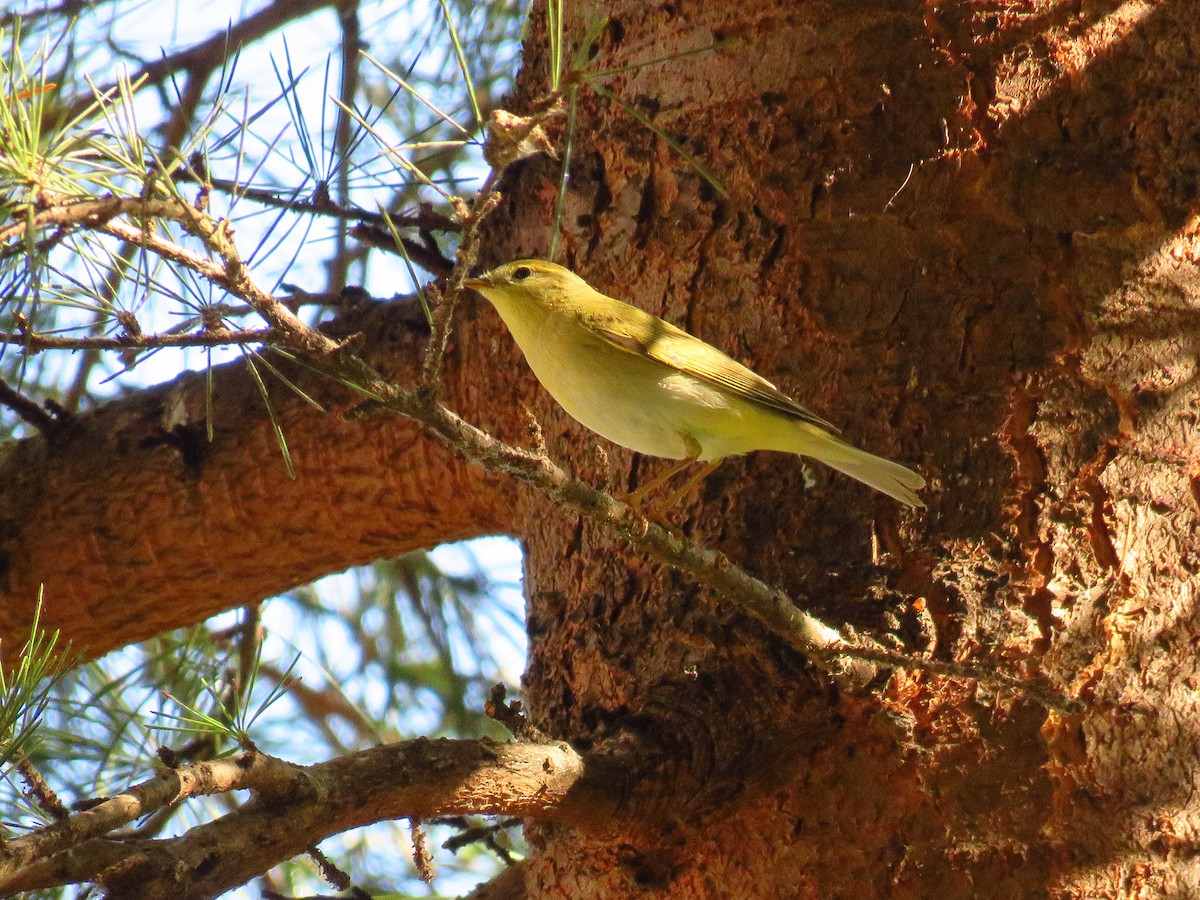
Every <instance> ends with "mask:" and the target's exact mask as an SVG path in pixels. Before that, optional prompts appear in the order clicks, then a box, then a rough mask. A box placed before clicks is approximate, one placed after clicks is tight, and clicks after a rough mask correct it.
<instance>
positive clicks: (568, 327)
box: [463, 259, 925, 508]
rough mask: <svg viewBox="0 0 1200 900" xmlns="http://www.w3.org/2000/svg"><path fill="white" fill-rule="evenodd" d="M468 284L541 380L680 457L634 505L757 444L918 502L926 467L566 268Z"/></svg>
mask: <svg viewBox="0 0 1200 900" xmlns="http://www.w3.org/2000/svg"><path fill="white" fill-rule="evenodd" d="M463 284H464V285H465V286H466V287H468V288H471V289H473V290H475V291H478V292H479V293H480V294H482V295H483V296H484V298H486V299H487V300H488V302H490V303H491V304H492V306H494V307H495V309H496V311H497V312H498V313H499V314H500V318H501V319H503V320H504V323H505V325H506V326H507V327H508V330H509V332H510V333H511V334H512V336H513V339H514V340H515V341H516V344H517V346H518V347H519V348H520V350H521V352H522V354H524V356H525V360H526V362H528V364H529V367H530V368H531V369H532V370H533V373H534V375H536V376H537V379H538V381H540V382H541V384H542V385H543V387H545V388H546V390H547V391H548V392H549V393H550V395H551V396H552V397H553V398H554V399H555V400H556V401H557V402H558V404H559V405H560V406H562V408H563V409H565V410H566V411H567V412H568V413H569V414H570V415H571V416H572V417H573V418H574V419H576V420H577V421H578V422H580V423H582V424H583V425H585V426H586V427H588V428H590V429H591V430H592V431H594V432H596V433H597V434H599V435H601V436H602V437H604V438H607V439H608V440H610V441H612V442H613V443H615V444H620V445H621V446H622V447H626V448H628V449H630V450H635V451H637V452H639V453H644V454H646V455H648V456H657V457H663V458H666V459H673V460H679V461H680V462H679V463H678V464H677V465H676V466H675V467H673V468H672V469H670V470H669V471H667V472H664V473H663V474H662V475H661V476H660V477H658V478H655V479H654V480H653V481H652V482H650V483H649V484H647V485H645V486H644V487H641V488H639V489H638V490H637V491H635V493H634V495H633V497H632V501H633V502H634V505H635V506H637V505H638V504H640V502H641V500H642V499H643V498H644V497H645V495H646V493H648V492H649V491H650V490H652V489H654V488H656V487H657V486H658V485H660V484H662V483H663V482H664V481H666V480H667V479H669V478H671V477H673V476H674V475H675V474H676V473H677V472H679V471H680V470H681V469H682V468H684V467H686V466H687V465H689V464H691V463H695V462H701V463H706V466H705V469H704V471H703V472H701V474H700V475H699V476H698V477H696V478H693V479H691V480H689V482H688V484H687V485H686V486H685V488H684V489H683V490H682V491H680V492H678V493H677V494H676V495H674V498H673V500H672V501H671V503H669V504H664V506H665V508H670V506H673V505H674V504H675V503H677V502H678V501H679V500H680V499H682V497H683V496H684V495H685V494H686V493H687V491H689V490H690V489H691V488H692V487H694V486H695V484H696V483H698V482H699V481H700V480H701V479H702V478H704V477H705V476H707V475H708V474H709V473H710V472H711V471H712V470H713V469H714V468H715V467H716V466H717V465H718V464H719V463H720V462H721V460H723V459H724V458H726V457H729V456H739V455H742V454H745V453H750V452H753V451H757V450H775V451H782V452H785V453H795V454H798V455H800V456H807V457H811V458H813V459H816V460H818V461H820V462H822V463H824V464H825V465H827V466H830V467H831V468H833V469H836V470H837V471H839V472H842V473H844V474H846V475H849V476H850V477H851V478H855V479H857V480H858V481H861V482H862V483H863V484H865V485H867V486H869V487H872V488H874V489H875V490H877V491H880V492H882V493H884V494H886V495H888V496H889V497H892V498H894V499H896V500H898V501H899V502H900V503H903V504H905V505H906V506H910V507H923V506H924V503H922V502H921V498H920V497H919V496H918V495H917V491H918V490H919V489H921V488H922V487H924V486H925V479H924V478H923V477H922V476H921V475H919V474H917V473H916V472H914V471H912V470H911V469H909V468H907V467H905V466H902V465H900V464H899V463H896V462H892V461H891V460H887V459H884V458H882V457H880V456H875V455H874V454H872V453H868V452H867V451H865V450H860V449H859V448H858V447H855V446H853V445H852V444H849V443H847V442H846V441H844V440H842V439H841V438H839V437H837V436H836V435H835V434H834V433H833V432H835V431H837V429H836V428H835V427H834V426H833V425H832V424H830V423H829V422H827V421H826V420H825V419H822V418H821V417H820V416H818V415H816V414H814V413H812V412H810V411H809V410H807V409H805V408H804V407H803V406H801V405H800V404H799V403H797V402H796V401H795V400H793V399H792V398H791V397H789V396H787V395H786V394H784V393H783V392H782V391H780V390H779V389H778V388H777V387H775V385H773V384H772V383H771V382H769V381H767V380H766V379H765V378H763V377H762V376H761V375H758V374H757V373H756V372H754V371H752V370H751V369H749V368H747V367H746V366H744V365H742V364H741V363H739V362H737V361H736V360H734V359H733V358H731V357H729V356H727V355H726V354H725V353H723V352H721V351H720V350H718V349H717V348H716V347H714V346H712V345H711V344H708V343H706V342H704V341H702V340H701V339H700V338H698V337H695V336H694V335H691V334H689V333H688V332H686V331H684V330H682V329H680V328H677V327H676V326H674V325H672V324H670V323H669V322H666V321H664V320H663V319H660V318H659V317H658V316H655V315H652V314H651V313H648V312H646V311H645V310H642V309H639V308H638V307H636V306H633V305H631V304H629V303H625V302H623V301H621V300H616V299H614V298H612V297H609V296H606V295H605V294H602V293H600V292H599V291H597V290H596V289H595V288H593V287H592V286H591V285H589V284H588V283H587V282H586V281H584V280H583V279H582V278H580V277H579V276H578V275H576V274H575V273H574V272H572V271H571V270H570V269H567V268H565V267H563V266H560V265H558V264H557V263H553V262H549V261H547V260H541V259H518V260H515V261H513V262H509V263H506V264H505V265H502V266H499V267H497V268H495V269H492V270H491V271H489V272H486V273H485V274H483V275H480V276H479V277H476V278H467V279H464V281H463Z"/></svg>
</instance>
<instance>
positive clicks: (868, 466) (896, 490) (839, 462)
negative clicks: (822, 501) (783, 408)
mask: <svg viewBox="0 0 1200 900" xmlns="http://www.w3.org/2000/svg"><path fill="white" fill-rule="evenodd" d="M795 427H796V429H797V430H798V431H799V432H800V434H799V440H794V441H793V442H792V443H793V446H792V447H789V448H786V449H789V450H791V452H793V453H800V454H803V455H804V456H811V457H812V458H813V459H816V460H819V461H821V462H823V463H825V465H827V466H829V467H830V468H833V469H837V470H838V471H839V472H843V473H845V474H846V475H849V476H850V477H851V478H855V479H857V480H858V481H861V482H862V483H863V484H865V485H867V486H868V487H872V488H874V489H875V490H877V491H880V492H882V493H884V494H887V495H888V496H889V497H893V498H895V499H896V500H899V501H900V502H901V503H904V504H906V505H908V506H919V507H924V506H925V504H924V503H922V502H921V498H920V497H918V496H917V490H918V489H919V488H923V487H925V479H924V478H922V477H921V476H920V475H918V474H917V473H916V472H914V471H913V470H912V469H908V468H905V467H904V466H902V465H900V463H895V462H892V461H891V460H890V459H884V458H883V457H881V456H876V455H875V454H873V453H868V452H867V451H866V450H859V449H858V448H857V447H855V446H852V445H851V444H847V443H846V442H845V441H843V440H842V439H841V438H838V437H835V436H834V435H832V434H830V433H829V432H828V431H825V430H824V429H821V428H818V427H816V426H815V425H810V424H809V423H808V422H798V423H796V425H795ZM779 449H784V448H782V447H781V448H779Z"/></svg>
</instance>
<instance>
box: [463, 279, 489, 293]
mask: <svg viewBox="0 0 1200 900" xmlns="http://www.w3.org/2000/svg"><path fill="white" fill-rule="evenodd" d="M491 284H492V280H491V279H490V278H487V277H483V278H464V279H463V287H469V288H470V289H471V290H473V291H478V290H480V289H481V288H485V287H490V286H491Z"/></svg>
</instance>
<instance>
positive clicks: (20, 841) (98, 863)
mask: <svg viewBox="0 0 1200 900" xmlns="http://www.w3.org/2000/svg"><path fill="white" fill-rule="evenodd" d="M624 783H625V781H624V779H623V778H622V777H621V775H620V768H619V767H617V766H616V764H615V763H613V762H612V761H611V760H601V759H599V758H596V757H584V756H581V755H580V754H578V753H576V752H575V751H574V750H572V749H571V748H570V747H569V746H568V745H567V744H564V743H541V744H527V743H514V744H497V743H494V742H492V741H489V740H476V741H472V740H438V741H430V740H426V739H424V738H421V739H418V740H414V741H407V742H404V743H399V744H392V745H388V746H383V747H374V748H371V749H369V750H363V751H360V752H358V753H353V754H350V755H349V756H345V757H341V758H338V759H334V760H330V761H329V762H324V763H319V764H317V765H314V766H308V767H305V766H298V765H294V764H292V763H288V762H285V761H283V760H280V759H277V758H275V757H271V756H267V755H265V754H262V753H258V752H248V753H243V754H241V755H240V756H237V757H233V758H231V759H225V760H220V761H215V762H205V763H198V764H196V765H191V766H185V767H182V768H179V769H172V770H170V771H166V772H162V773H160V774H158V775H156V776H154V777H153V778H151V779H149V780H147V781H144V782H142V783H141V784H138V785H135V786H134V787H131V788H130V789H128V790H127V791H125V792H124V793H122V794H119V795H118V796H116V797H112V798H110V799H108V800H106V801H105V802H103V803H101V804H100V805H98V806H96V807H95V808H93V809H90V810H88V811H86V812H82V813H76V814H75V815H73V816H71V817H70V818H69V819H68V820H66V821H65V822H61V823H55V824H53V825H49V826H47V827H45V828H42V829H40V830H39V831H36V832H33V833H32V834H29V835H26V836H25V837H21V838H17V839H16V840H13V841H10V842H8V843H7V844H4V845H0V892H3V893H5V894H8V893H12V892H15V891H28V890H37V889H43V888H49V887H56V886H60V885H64V884H75V883H80V882H85V881H90V882H98V883H101V884H103V885H104V886H105V887H106V888H107V889H108V890H109V891H110V894H111V895H113V896H138V897H146V898H153V897H170V898H175V900H183V898H191V897H212V896H216V895H218V894H220V893H221V892H223V891H226V890H230V889H231V888H234V887H236V886H238V885H240V884H244V883H245V882H246V881H248V880H250V879H251V878H253V877H254V876H256V875H258V874H260V873H261V872H264V871H266V870H267V869H269V868H270V867H271V866H273V865H275V864H277V863H279V862H282V861H283V860H286V859H290V858H291V857H293V856H296V855H297V854H300V853H304V852H306V851H307V850H308V848H310V847H313V846H316V845H317V844H319V843H320V842H321V841H322V840H324V839H325V838H327V837H329V836H331V835H334V834H339V833H341V832H343V831H346V830H348V829H351V828H357V827H360V826H363V825H368V824H371V823H373V822H379V821H383V820H385V819H398V818H410V819H417V820H420V819H428V818H432V817H435V816H442V815H459V814H466V813H473V814H478V813H484V814H490V815H512V816H521V817H523V818H531V819H540V820H543V821H551V822H559V823H563V824H569V825H571V826H573V827H576V828H582V829H584V830H595V829H597V828H600V827H602V826H603V824H604V823H605V822H607V821H609V820H610V819H611V817H612V816H613V815H614V814H615V812H616V810H617V809H618V808H619V806H620V801H621V796H622V794H623V790H624V788H623V787H622V785H623V784H624ZM236 790H250V791H251V793H252V796H251V799H250V800H249V801H248V802H246V803H245V804H243V805H242V806H240V807H239V808H238V809H236V810H234V811H233V812H231V813H229V814H228V815H225V816H222V817H221V818H219V819H217V820H216V821H213V822H208V823H205V824H203V825H199V826H196V827H194V828H191V829H190V830H188V831H187V832H185V833H184V834H182V835H180V836H179V837H176V838H171V839H167V840H121V839H120V833H119V832H117V831H116V829H119V828H121V827H123V826H124V825H126V824H128V823H130V822H132V821H134V820H135V819H137V818H140V817H142V816H145V815H147V814H149V813H151V812H154V811H155V810H157V809H160V808H162V807H163V806H165V805H167V804H174V803H178V802H180V801H181V800H184V799H187V798H189V797H198V796H203V795H210V794H223V793H229V792H231V791H236ZM248 835H253V839H252V840H248V839H247V836H248ZM214 852H218V853H219V855H220V859H221V864H220V865H215V866H214V865H213V864H212V860H213V853H214Z"/></svg>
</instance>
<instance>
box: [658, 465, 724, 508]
mask: <svg viewBox="0 0 1200 900" xmlns="http://www.w3.org/2000/svg"><path fill="white" fill-rule="evenodd" d="M688 462H689V463H690V462H693V460H688ZM719 465H721V460H719V459H714V460H711V461H710V462H706V463H705V464H704V467H703V468H701V469H700V471H699V472H697V473H696V474H695V475H693V476H692V477H691V478H689V479H688V480H687V484H685V485H684V486H683V487H681V488H680V489H679V490H678V491H676V492H675V493H674V494H672V495H671V496H670V497H669V498H668V499H667V500H666V501H665V502H664V503H663V504H662V505H661V506H659V507H658V508H657V509H656V510H655V511H654V514H655V515H656V516H657V517H659V518H663V517H665V516H666V514H667V512H668V511H670V510H672V509H674V508H675V507H676V506H677V505H678V503H679V501H680V500H682V499H683V498H684V497H686V496H687V495H688V494H689V493H690V492H691V490H692V488H694V487H695V486H696V485H698V484H699V483H700V482H702V481H703V480H704V479H705V478H707V477H708V476H709V475H711V474H712V473H713V472H715V471H716V470H717V466H719ZM676 471H678V470H676ZM672 474H674V473H672Z"/></svg>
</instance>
